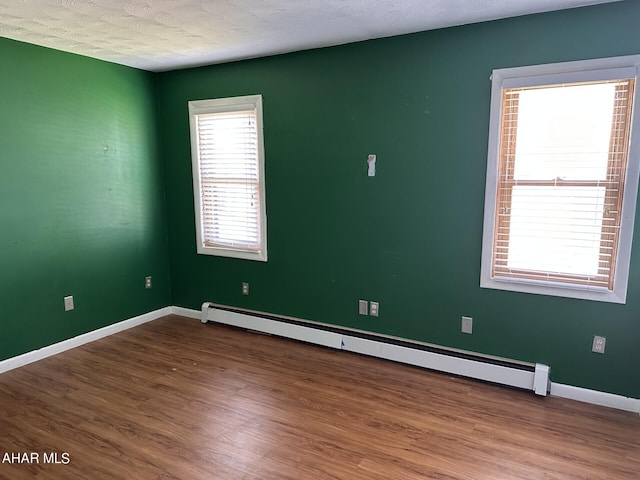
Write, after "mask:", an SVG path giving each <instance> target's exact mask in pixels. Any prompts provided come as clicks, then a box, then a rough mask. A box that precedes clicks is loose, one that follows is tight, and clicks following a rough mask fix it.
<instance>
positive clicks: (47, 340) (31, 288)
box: [0, 38, 170, 360]
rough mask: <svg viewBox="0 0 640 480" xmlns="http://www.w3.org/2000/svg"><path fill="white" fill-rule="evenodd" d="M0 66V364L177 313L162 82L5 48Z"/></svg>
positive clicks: (0, 44)
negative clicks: (158, 87) (158, 95)
mask: <svg viewBox="0 0 640 480" xmlns="http://www.w3.org/2000/svg"><path fill="white" fill-rule="evenodd" d="M0 59H2V73H0V225H1V229H2V233H1V234H0V305H1V306H2V307H1V308H2V315H1V317H0V360H1V359H5V358H9V357H12V356H15V355H18V354H21V353H24V352H28V351H31V350H34V349H37V348H40V347H43V346H45V345H49V344H52V343H55V342H58V341H61V340H64V339H67V338H70V337H73V336H75V335H78V334H81V333H85V332H88V331H91V330H95V329H97V328H100V327H103V326H105V325H108V324H112V323H115V322H119V321H122V320H125V319H127V318H131V317H133V316H136V315H139V314H142V313H146V312H149V311H151V310H155V309H157V308H160V307H164V306H166V305H169V304H170V290H169V287H170V285H169V268H168V253H167V229H166V220H165V214H164V181H163V176H162V175H163V172H162V169H161V163H160V161H159V156H158V150H157V132H156V128H155V122H156V117H157V115H156V113H157V112H156V102H155V79H154V76H153V75H152V74H150V73H147V72H142V71H139V70H134V69H131V68H126V67H122V66H119V65H114V64H110V63H106V62H101V61H98V60H93V59H88V58H84V57H80V56H77V55H72V54H68V53H62V52H58V51H55V50H50V49H46V48H42V47H37V46H33V45H28V44H25V43H19V42H14V41H11V40H7V39H2V38H0ZM147 275H152V276H153V280H154V284H153V288H152V289H151V290H145V288H144V277H145V276H147ZM65 295H73V296H74V299H75V310H73V311H71V312H65V311H64V305H63V297H64V296H65Z"/></svg>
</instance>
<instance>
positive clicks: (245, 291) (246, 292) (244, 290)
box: [242, 282, 249, 295]
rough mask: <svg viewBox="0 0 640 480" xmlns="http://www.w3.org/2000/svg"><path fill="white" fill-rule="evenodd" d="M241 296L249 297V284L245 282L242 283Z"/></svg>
mask: <svg viewBox="0 0 640 480" xmlns="http://www.w3.org/2000/svg"><path fill="white" fill-rule="evenodd" d="M242 294H243V295H249V284H248V283H247V282H242Z"/></svg>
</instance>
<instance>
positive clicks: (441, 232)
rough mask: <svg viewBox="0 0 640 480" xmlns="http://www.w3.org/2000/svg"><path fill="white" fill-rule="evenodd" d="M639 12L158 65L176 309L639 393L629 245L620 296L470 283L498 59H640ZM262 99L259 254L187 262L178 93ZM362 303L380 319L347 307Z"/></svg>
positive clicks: (601, 12)
mask: <svg viewBox="0 0 640 480" xmlns="http://www.w3.org/2000/svg"><path fill="white" fill-rule="evenodd" d="M638 18H640V2H629V1H627V2H621V3H614V4H609V5H603V6H596V7H588V8H581V9H575V10H569V11H563V12H556V13H549V14H541V15H535V16H528V17H520V18H515V19H509V20H504V21H496V22H489V23H484V24H477V25H471V26H464V27H458V28H450V29H444V30H438V31H432V32H425V33H421V34H415V35H409V36H402V37H395V38H389V39H382V40H375V41H368V42H363V43H357V44H351V45H347V46H341V47H335V48H327V49H320V50H313V51H306V52H301V53H295V54H289V55H281V56H275V57H270V58H263V59H257V60H251V61H243V62H237V63H230V64H225V65H219V66H211V67H203V68H197V69H190V70H182V71H175V72H169V73H164V74H160V75H159V76H158V92H159V97H158V98H159V122H160V124H159V126H160V136H161V151H162V156H163V159H164V164H165V169H166V179H167V180H166V183H167V185H166V195H167V218H168V225H169V250H170V265H171V285H172V302H173V304H174V305H179V306H183V307H189V308H194V309H195V308H199V307H200V304H201V303H202V302H203V301H213V302H219V303H223V304H228V305H234V306H239V307H247V308H252V309H256V310H262V311H266V312H272V313H276V314H284V315H291V316H296V317H300V318H304V319H309V320H315V321H321V322H328V323H332V324H336V325H341V326H348V327H355V328H360V329H365V330H369V331H373V332H381V333H386V334H392V335H397V336H401V337H405V338H410V339H416V340H422V341H426V342H432V343H435V344H440V345H445V346H451V347H457V348H463V349H467V350H472V351H476V352H482V353H486V354H493V355H499V356H504V357H509V358H515V359H521V360H526V361H531V362H542V363H547V364H549V365H551V366H552V379H553V381H555V382H560V383H566V384H571V385H576V386H582V387H586V388H592V389H596V390H602V391H606V392H613V393H617V394H621V395H628V396H633V397H635V398H640V368H639V367H638V366H639V365H640V298H639V297H640V295H638V293H639V292H640V255H639V254H638V251H634V252H633V255H632V265H631V274H630V280H629V296H628V301H627V304H626V305H613V304H604V303H598V302H589V301H582V300H570V299H562V298H554V297H546V296H539V295H531V294H519V293H514V292H502V291H493V290H485V289H480V288H479V276H480V250H481V236H482V219H483V203H484V185H485V173H486V152H487V131H488V120H489V101H490V81H489V75H490V74H491V71H492V69H494V68H504V67H512V66H519V65H529V64H538V63H550V62H558V61H569V60H579V59H588V58H597V57H605V56H614V55H626V54H638V53H640V29H638V27H637V19H638ZM256 93H260V94H262V95H263V100H264V125H265V127H264V128H265V151H266V181H267V215H268V232H269V262H268V263H259V262H251V261H246V260H235V259H227V258H216V257H208V256H198V255H196V249H195V233H194V214H193V197H192V193H193V192H192V181H191V170H190V168H191V163H190V162H191V160H190V149H189V130H188V128H189V127H188V116H187V101H189V100H196V99H206V98H216V97H226V96H234V95H247V94H256ZM370 153H375V154H377V155H378V162H377V167H378V168H377V171H378V172H377V176H376V177H375V178H369V177H367V175H366V158H367V155H368V154H370ZM636 225H637V226H638V227H639V228H640V221H637V222H636ZM639 228H637V229H636V230H638V229H639ZM635 243H637V241H636V242H635ZM636 250H637V246H636ZM242 281H247V282H249V283H250V286H251V294H250V296H248V297H243V296H242V295H241V289H240V286H241V282H242ZM358 299H368V300H377V301H379V302H380V312H381V314H380V317H379V318H377V319H376V318H372V317H362V316H359V315H358V313H357V311H358V310H357V301H358ZM461 315H468V316H472V317H473V318H474V333H473V335H464V334H462V333H460V317H461ZM596 334H597V335H603V336H605V337H607V353H606V354H605V355H598V354H593V353H591V351H590V349H591V340H592V337H593V335H596Z"/></svg>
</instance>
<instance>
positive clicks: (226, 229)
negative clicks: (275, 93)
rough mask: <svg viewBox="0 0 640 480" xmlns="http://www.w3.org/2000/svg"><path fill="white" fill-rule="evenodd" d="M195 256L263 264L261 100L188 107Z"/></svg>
mask: <svg viewBox="0 0 640 480" xmlns="http://www.w3.org/2000/svg"><path fill="white" fill-rule="evenodd" d="M189 121H190V127H191V157H192V167H193V191H194V203H195V212H196V239H197V240H196V241H197V251H198V253H200V254H204V255H219V256H223V257H235V258H244V259H249V260H260V261H263V262H266V261H267V215H266V206H265V188H264V148H263V140H262V96H260V95H252V96H246V97H234V98H223V99H216V100H199V101H192V102H189Z"/></svg>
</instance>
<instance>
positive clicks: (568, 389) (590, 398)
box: [550, 382, 640, 414]
mask: <svg viewBox="0 0 640 480" xmlns="http://www.w3.org/2000/svg"><path fill="white" fill-rule="evenodd" d="M550 393H551V395H553V396H555V397H562V398H569V399H571V400H577V401H579V402H585V403H592V404H594V405H601V406H603V407H610V408H616V409H618V410H626V411H627V412H633V413H638V414H640V399H637V398H631V397H623V396H622V395H616V394H614V393H606V392H600V391H598V390H589V389H588V388H582V387H574V386H573V385H564V384H562V383H554V382H551V392H550Z"/></svg>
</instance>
